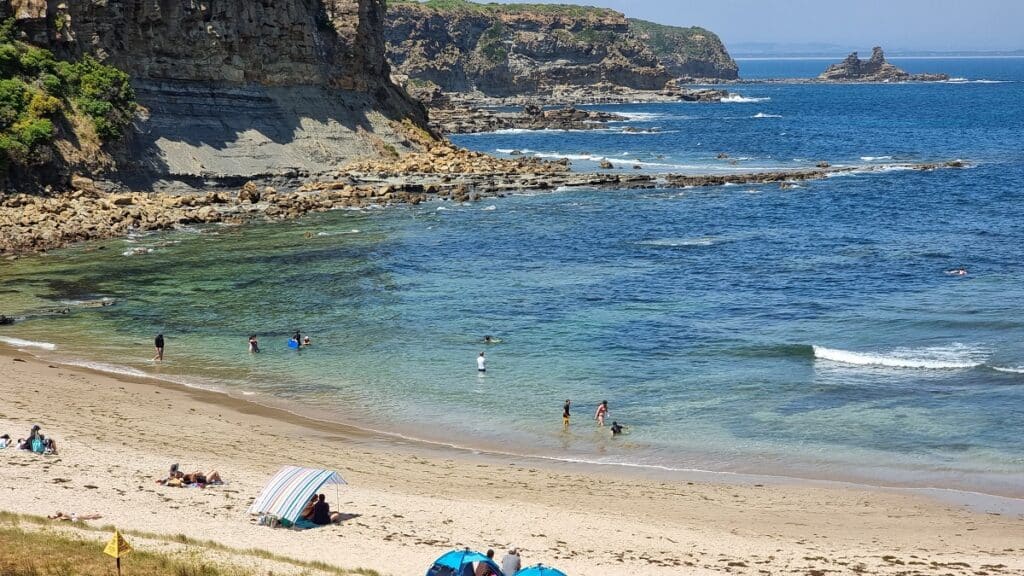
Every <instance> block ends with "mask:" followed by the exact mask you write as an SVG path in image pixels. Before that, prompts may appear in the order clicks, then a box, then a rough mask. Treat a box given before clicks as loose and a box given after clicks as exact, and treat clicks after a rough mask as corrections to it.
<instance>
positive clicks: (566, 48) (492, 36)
mask: <svg viewBox="0 0 1024 576" xmlns="http://www.w3.org/2000/svg"><path fill="white" fill-rule="evenodd" d="M386 39H387V49H388V58H389V60H390V61H391V63H392V66H393V67H394V68H395V70H396V72H397V73H399V74H401V75H403V76H405V77H407V78H408V79H409V83H410V85H416V84H424V83H430V84H433V85H436V86H438V87H440V88H441V89H442V90H443V91H446V92H468V91H474V90H478V91H480V92H482V93H484V94H486V95H489V96H507V95H513V94H524V93H540V92H550V91H552V90H555V89H556V88H557V87H559V86H589V85H593V84H597V83H608V84H611V85H615V86H624V87H628V88H634V89H643V90H660V89H662V88H663V87H664V86H665V84H666V82H668V81H669V80H672V79H673V78H677V77H680V76H710V77H715V78H735V77H736V72H737V68H736V63H735V62H733V61H732V59H731V58H730V57H729V55H728V53H727V52H726V51H725V48H724V46H722V44H721V42H720V41H719V40H718V38H717V37H716V36H715V35H714V34H712V33H710V32H708V31H706V30H702V29H697V28H692V29H691V28H672V27H659V26H657V25H652V24H649V23H639V22H631V21H629V20H628V19H627V18H626V17H625V16H623V15H622V14H620V13H618V12H615V11H613V10H607V9H600V8H587V7H580V6H559V5H553V6H550V5H543V6H541V5H529V4H525V5H501V4H474V3H471V2H467V1H464V0H446V1H443V2H438V1H432V2H427V3H419V2H413V1H396V0H393V1H392V2H389V6H388V14H387V28H386Z"/></svg>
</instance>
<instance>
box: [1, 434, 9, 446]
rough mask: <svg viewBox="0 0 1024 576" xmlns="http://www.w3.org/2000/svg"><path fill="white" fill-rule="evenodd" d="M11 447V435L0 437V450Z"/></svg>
mask: <svg viewBox="0 0 1024 576" xmlns="http://www.w3.org/2000/svg"><path fill="white" fill-rule="evenodd" d="M10 445H11V436H10V434H4V435H2V436H0V448H7V447H8V446H10Z"/></svg>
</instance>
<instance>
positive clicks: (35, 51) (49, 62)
mask: <svg viewBox="0 0 1024 576" xmlns="http://www.w3.org/2000/svg"><path fill="white" fill-rule="evenodd" d="M19 63H20V64H21V71H22V73H24V74H31V75H33V76H38V75H40V74H45V73H49V72H53V71H54V69H56V67H57V61H56V60H54V59H53V53H52V52H50V51H49V50H44V49H42V48H35V47H32V46H30V47H28V49H26V50H25V51H24V52H22V54H21V58H20V59H19Z"/></svg>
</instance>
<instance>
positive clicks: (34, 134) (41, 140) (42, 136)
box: [14, 118, 53, 150]
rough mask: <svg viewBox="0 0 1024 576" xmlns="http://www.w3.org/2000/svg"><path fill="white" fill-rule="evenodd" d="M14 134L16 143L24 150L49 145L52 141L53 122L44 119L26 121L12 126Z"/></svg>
mask: <svg viewBox="0 0 1024 576" xmlns="http://www.w3.org/2000/svg"><path fill="white" fill-rule="evenodd" d="M14 133H15V134H16V135H17V139H18V141H20V142H21V143H22V144H24V145H25V147H26V148H28V149H29V150H31V149H32V148H34V147H36V146H38V145H40V144H49V143H50V142H51V141H52V140H53V122H50V121H49V120H47V119H46V118H37V119H26V120H22V121H20V122H18V123H17V124H15V125H14Z"/></svg>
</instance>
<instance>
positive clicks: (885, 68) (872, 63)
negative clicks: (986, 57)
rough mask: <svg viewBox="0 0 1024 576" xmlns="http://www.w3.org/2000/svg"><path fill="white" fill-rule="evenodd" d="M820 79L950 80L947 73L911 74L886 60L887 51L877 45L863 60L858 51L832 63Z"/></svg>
mask: <svg viewBox="0 0 1024 576" xmlns="http://www.w3.org/2000/svg"><path fill="white" fill-rule="evenodd" d="M818 79H819V80H825V81H829V82H935V81H940V80H949V76H948V75H947V74H910V73H908V72H906V71H904V70H902V69H900V68H897V67H896V66H893V65H892V64H890V63H889V62H887V61H886V60H885V52H883V51H882V48H881V47H879V46H875V47H874V48H873V49H872V50H871V58H869V59H868V60H861V59H860V58H859V57H858V56H857V53H856V52H853V53H852V54H850V55H849V56H847V57H846V59H845V60H843V61H842V62H839V63H838V64H832V65H831V66H829V67H828V68H827V69H826V70H825V71H824V72H822V73H821V75H819V76H818Z"/></svg>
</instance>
